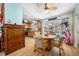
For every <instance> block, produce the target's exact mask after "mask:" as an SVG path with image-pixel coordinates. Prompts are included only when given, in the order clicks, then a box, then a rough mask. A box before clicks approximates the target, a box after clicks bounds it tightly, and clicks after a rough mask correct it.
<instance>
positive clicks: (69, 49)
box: [0, 37, 79, 56]
mask: <svg viewBox="0 0 79 59" xmlns="http://www.w3.org/2000/svg"><path fill="white" fill-rule="evenodd" d="M34 43H35V40H34V39H33V38H29V37H26V39H25V47H24V48H22V49H19V50H17V51H15V52H13V53H11V54H8V55H7V56H38V53H34ZM63 48H64V54H62V55H65V56H79V48H75V47H73V46H70V45H66V44H63ZM40 55H41V54H40ZM45 55H46V56H51V52H50V51H49V52H46V53H45ZM0 56H5V54H4V52H1V53H0Z"/></svg>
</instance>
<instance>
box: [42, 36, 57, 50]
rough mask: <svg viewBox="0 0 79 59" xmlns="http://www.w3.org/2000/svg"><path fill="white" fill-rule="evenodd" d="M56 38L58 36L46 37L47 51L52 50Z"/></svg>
mask: <svg viewBox="0 0 79 59" xmlns="http://www.w3.org/2000/svg"><path fill="white" fill-rule="evenodd" d="M55 38H56V35H48V36H44V37H43V39H44V40H47V44H48V46H47V50H51V45H52V40H53V39H55Z"/></svg>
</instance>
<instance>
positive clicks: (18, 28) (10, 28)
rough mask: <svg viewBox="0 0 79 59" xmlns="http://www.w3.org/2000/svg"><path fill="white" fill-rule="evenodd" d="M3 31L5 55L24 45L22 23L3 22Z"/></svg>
mask: <svg viewBox="0 0 79 59" xmlns="http://www.w3.org/2000/svg"><path fill="white" fill-rule="evenodd" d="M3 33H4V36H3V37H4V51H5V54H6V55H7V54H9V53H11V52H14V51H16V50H18V49H20V48H22V47H24V46H25V40H24V26H23V25H12V24H5V25H4V31H3Z"/></svg>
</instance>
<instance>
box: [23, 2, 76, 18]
mask: <svg viewBox="0 0 79 59" xmlns="http://www.w3.org/2000/svg"><path fill="white" fill-rule="evenodd" d="M44 4H45V3H23V4H22V7H23V16H24V17H27V18H30V19H45V18H53V17H57V16H59V15H62V14H65V13H68V12H71V11H72V10H73V9H74V7H75V5H76V4H75V3H51V6H56V7H57V9H56V10H51V12H49V13H45V12H44V11H42V10H43V8H44V7H45V5H44Z"/></svg>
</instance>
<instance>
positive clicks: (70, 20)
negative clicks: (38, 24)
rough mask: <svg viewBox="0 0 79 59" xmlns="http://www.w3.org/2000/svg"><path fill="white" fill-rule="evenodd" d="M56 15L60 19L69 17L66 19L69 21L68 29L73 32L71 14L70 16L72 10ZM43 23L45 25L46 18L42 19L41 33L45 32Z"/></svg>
mask: <svg viewBox="0 0 79 59" xmlns="http://www.w3.org/2000/svg"><path fill="white" fill-rule="evenodd" d="M58 17H59V18H60V20H63V19H62V18H66V17H69V19H67V20H68V22H69V30H70V33H71V34H73V26H72V25H73V16H72V12H69V13H66V14H62V15H60V16H58ZM58 17H57V18H58ZM45 25H47V23H46V19H44V20H43V27H42V29H43V35H44V34H45V33H44V30H45V29H44V26H45Z"/></svg>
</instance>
